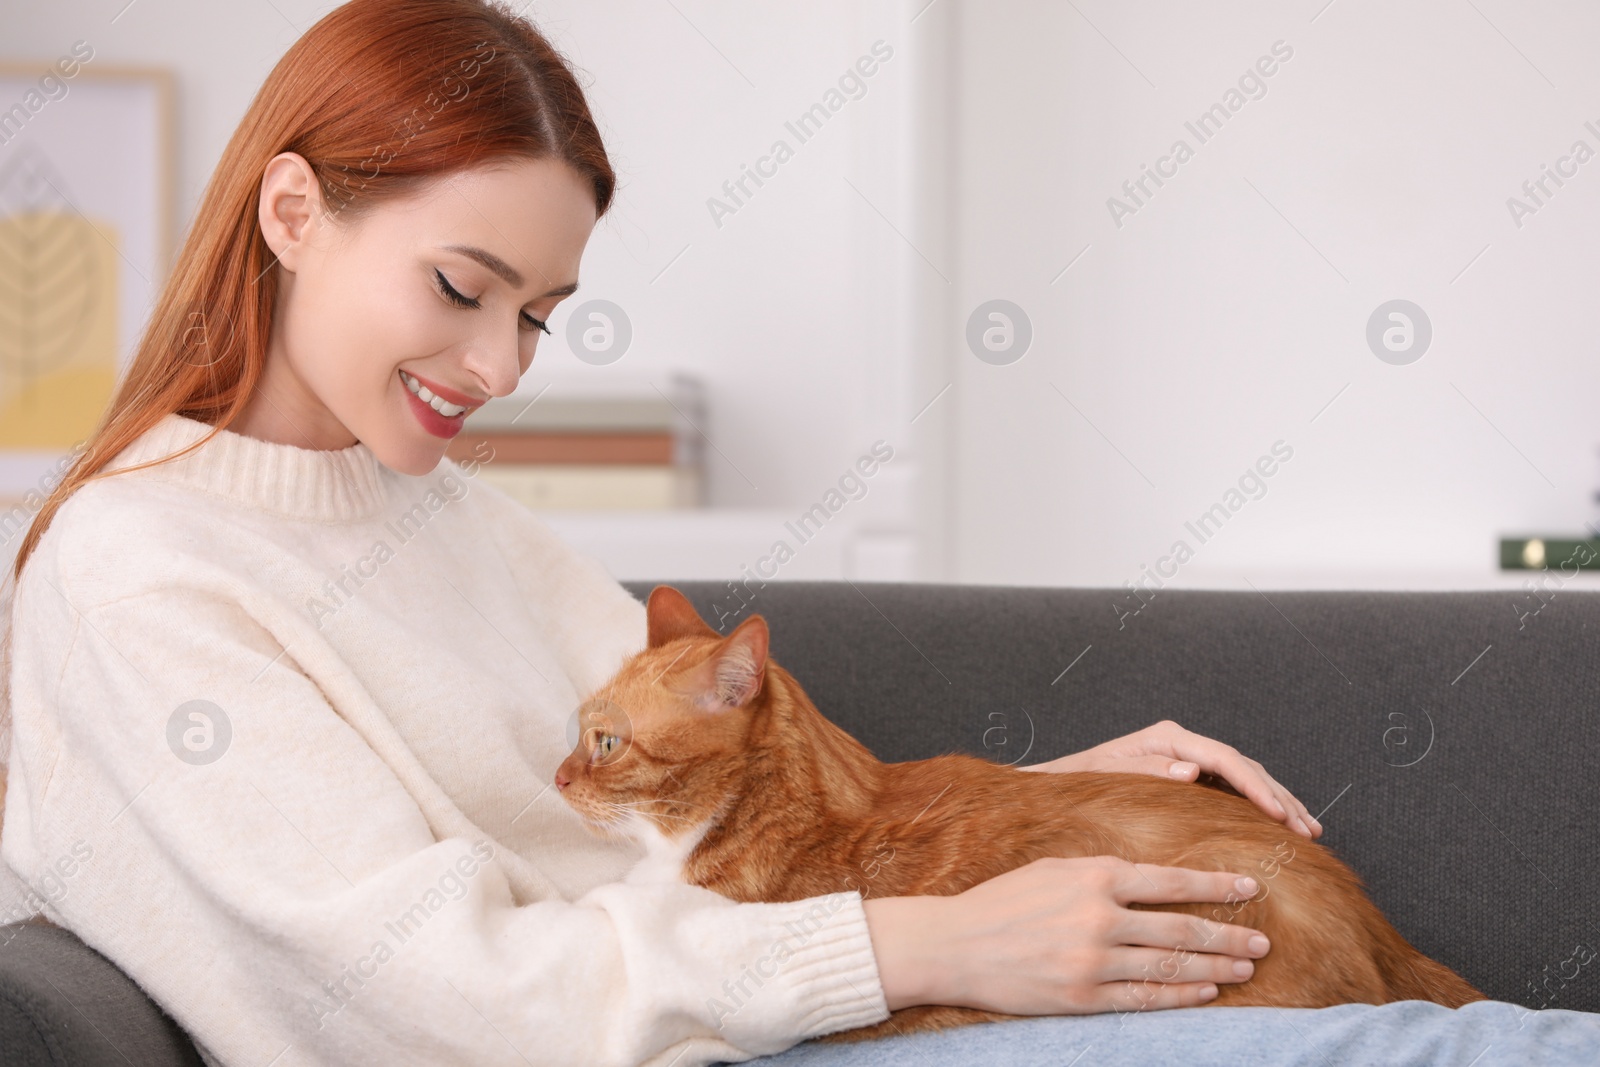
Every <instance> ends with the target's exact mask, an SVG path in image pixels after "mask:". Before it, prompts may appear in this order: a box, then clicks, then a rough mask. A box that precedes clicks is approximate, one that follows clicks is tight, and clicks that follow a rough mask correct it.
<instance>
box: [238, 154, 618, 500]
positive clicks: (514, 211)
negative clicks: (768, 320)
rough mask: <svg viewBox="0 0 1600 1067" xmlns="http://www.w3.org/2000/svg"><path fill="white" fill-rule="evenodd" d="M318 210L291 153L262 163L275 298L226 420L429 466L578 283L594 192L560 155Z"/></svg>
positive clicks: (305, 168) (307, 178) (526, 357)
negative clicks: (239, 397)
mask: <svg viewBox="0 0 1600 1067" xmlns="http://www.w3.org/2000/svg"><path fill="white" fill-rule="evenodd" d="M334 206H335V207H337V205H334ZM328 208H329V204H328V202H327V201H326V200H324V199H323V197H322V195H321V190H320V187H319V186H318V185H317V183H316V181H315V178H314V175H313V172H312V170H311V167H310V165H309V164H308V163H306V161H305V159H304V158H303V157H301V156H299V155H297V154H295V153H292V152H284V153H281V154H279V155H278V156H276V157H274V158H273V160H272V161H271V162H270V163H269V164H268V165H267V168H266V171H265V172H264V174H263V176H262V182H261V198H260V202H259V218H260V222H261V228H262V232H263V234H264V235H265V237H266V241H267V244H268V246H269V247H271V249H272V251H273V253H274V254H275V255H276V257H277V262H276V264H275V266H274V268H273V269H275V270H277V271H278V280H279V288H278V298H277V305H276V307H275V308H274V311H273V320H272V331H271V335H270V340H269V343H268V348H267V365H266V369H265V372H264V374H263V376H262V381H261V383H260V385H259V386H258V388H257V390H256V392H255V393H254V394H252V396H251V399H250V401H249V403H248V404H247V405H246V407H245V410H244V413H243V415H242V417H241V418H240V420H239V421H237V422H235V423H234V424H233V425H232V426H230V427H229V429H231V430H235V431H237V432H239V433H243V434H247V435H249V436H251V437H258V438H262V439H264V440H268V441H275V442H278V443H280V444H290V445H295V446H297V447H300V448H317V449H336V448H347V447H349V446H350V445H353V444H355V443H356V442H357V441H360V442H362V443H364V444H365V445H366V446H367V447H368V448H370V449H371V450H372V451H373V453H374V454H375V455H376V456H377V458H378V460H379V461H380V462H382V463H383V464H384V465H385V466H386V467H389V468H391V469H392V470H396V471H399V472H401V473H404V474H427V473H429V472H430V471H432V470H433V469H434V467H436V466H437V465H438V463H439V459H440V457H441V456H443V455H444V450H445V446H446V445H447V444H448V443H449V441H450V438H451V437H453V436H454V435H455V434H456V433H457V432H459V431H460V429H461V427H462V422H463V419H464V417H465V415H466V414H467V413H470V412H471V411H472V410H473V409H474V408H476V407H478V406H479V405H481V404H483V403H484V402H485V401H486V400H488V399H489V398H490V397H493V396H505V395H506V394H507V393H510V392H511V391H512V390H513V389H514V388H516V385H517V380H518V379H519V378H520V377H521V376H522V373H523V372H524V371H526V370H527V369H528V365H529V364H530V363H532V362H533V354H534V348H535V346H536V345H537V344H538V339H539V337H540V336H541V334H542V333H543V331H542V330H541V329H540V328H539V326H538V325H536V323H543V322H544V321H545V320H547V319H548V318H549V317H550V314H551V312H552V311H553V310H554V309H555V306H556V305H557V304H559V303H560V302H561V301H562V299H564V298H565V297H566V296H568V295H570V294H571V293H572V291H573V290H575V289H576V288H577V284H578V261H579V259H580V258H581V257H582V254H583V247H584V245H585V243H587V241H588V240H589V234H590V233H591V232H592V231H593V229H594V225H595V218H596V216H595V202H594V189H593V186H591V185H590V184H589V183H588V182H586V181H585V180H584V179H583V177H582V176H581V175H580V174H579V173H578V172H577V171H576V170H574V169H573V168H572V167H571V166H570V165H568V164H566V163H563V162H560V161H558V160H549V159H545V160H538V161H533V160H518V161H516V162H515V163H501V164H497V165H494V166H492V167H489V168H482V169H475V170H470V171H463V172H460V173H457V174H453V175H450V176H448V177H446V178H441V179H437V180H435V181H434V182H432V183H431V184H429V185H428V186H427V187H426V188H424V189H422V190H421V191H420V192H417V193H415V194H413V195H410V196H407V197H406V198H404V199H401V200H394V201H390V202H388V203H385V204H383V205H381V206H378V207H377V208H375V209H374V210H373V211H371V212H370V213H369V214H368V215H367V216H366V217H364V218H362V219H361V220H360V221H359V222H356V221H350V222H346V221H345V220H344V219H342V218H341V217H340V215H339V214H338V212H337V210H335V211H334V212H333V214H332V215H329V214H328ZM447 287H448V288H447ZM452 291H453V293H454V294H455V295H454V296H453V295H452ZM462 301H465V302H467V303H470V304H472V305H475V306H463V304H462ZM413 389H426V390H428V392H429V393H431V394H433V396H434V397H435V399H434V400H433V401H432V402H431V403H428V402H425V401H424V400H423V399H422V397H421V396H419V395H418V393H416V392H413Z"/></svg>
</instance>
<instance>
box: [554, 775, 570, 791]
mask: <svg viewBox="0 0 1600 1067" xmlns="http://www.w3.org/2000/svg"><path fill="white" fill-rule="evenodd" d="M571 784H572V780H571V779H570V778H568V777H567V776H566V775H564V774H562V773H561V772H560V771H557V772H556V788H557V789H565V788H566V787H567V786H569V785H571Z"/></svg>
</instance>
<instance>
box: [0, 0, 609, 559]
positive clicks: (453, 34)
mask: <svg viewBox="0 0 1600 1067" xmlns="http://www.w3.org/2000/svg"><path fill="white" fill-rule="evenodd" d="M280 152H296V153H298V154H300V155H301V156H304V157H305V159H306V162H308V163H310V164H311V167H312V169H313V170H314V171H315V172H316V175H317V180H318V182H319V184H320V186H321V189H322V194H323V198H324V200H325V201H326V203H327V204H328V207H329V211H330V212H332V213H333V214H335V215H336V216H337V217H338V218H339V219H341V220H343V221H346V222H356V221H359V220H360V218H361V217H362V216H364V215H365V214H367V213H368V212H369V211H371V210H372V209H373V208H374V207H377V206H378V205H380V204H382V203H384V202H385V201H387V200H391V199H394V198H395V197H398V196H402V195H404V194H406V193H408V192H412V191H414V190H415V189H416V188H417V187H418V186H420V185H422V184H424V183H425V182H427V181H430V180H433V179H436V178H439V177H442V176H445V175H448V174H450V173H453V172H456V171H460V170H465V169H467V168H470V167H476V166H480V165H484V164H487V163H489V162H491V161H504V160H507V159H511V158H518V157H520V158H529V159H549V158H555V159H560V160H562V161H564V162H566V163H568V164H570V165H571V166H572V167H573V168H574V169H575V170H577V172H578V173H579V174H581V175H583V177H584V178H585V179H587V180H588V181H589V182H590V183H592V184H593V186H594V197H595V205H596V208H597V209H598V214H600V215H604V214H605V212H606V209H607V208H608V207H609V206H610V204H611V197H612V193H613V191H614V189H615V186H616V175H615V174H614V173H613V172H612V169H611V164H610V162H609V161H608V160H607V158H606V152H605V146H604V145H603V144H602V143H601V139H600V132H599V130H598V129H597V128H596V127H595V123H594V119H593V117H592V116H591V115H590V113H589V107H588V104H587V103H586V102H585V100H584V96H583V90H582V89H581V88H580V87H579V86H578V82H577V79H576V78H575V77H574V75H573V72H572V70H571V69H570V68H569V67H568V65H567V63H566V60H565V59H564V58H563V57H562V56H561V54H560V53H558V52H557V51H556V50H555V48H554V47H553V46H552V45H551V44H550V42H549V41H548V40H547V39H546V38H545V37H544V35H543V34H541V33H540V32H539V31H538V30H537V29H535V28H534V27H533V26H532V25H531V24H530V23H528V22H526V21H524V20H522V19H519V18H517V17H516V16H515V15H513V14H512V12H511V9H510V7H509V6H508V5H507V4H505V3H501V2H496V0H349V2H348V3H345V4H343V5H342V6H340V7H337V8H335V9H334V10H333V11H331V12H329V13H328V14H327V15H325V16H324V17H323V18H322V19H320V20H319V21H318V22H317V24H316V25H314V26H312V27H311V29H309V30H307V31H306V33H305V34H304V36H302V37H301V38H300V39H299V40H297V41H295V43H294V44H293V45H292V46H290V48H289V50H288V51H287V52H286V53H284V56H283V58H282V59H280V60H278V63H277V65H276V66H274V67H273V68H272V73H270V74H268V75H267V80H266V82H265V83H263V84H262V86H261V89H260V91H259V92H257V93H256V97H255V99H254V100H253V101H251V103H250V108H249V110H247V111H246V112H245V115H244V118H243V119H242V120H240V122H239V127H238V129H237V130H235V131H234V134H233V137H232V138H231V139H230V140H229V141H228V146H227V147H226V148H225V149H223V152H222V158H221V160H220V161H218V163H217V169H216V171H215V173H213V174H212V176H211V182H210V184H208V185H207V186H206V191H205V196H204V198H203V199H202V200H201V203H200V210H199V211H198V212H196V214H195V218H194V224H193V227H192V228H191V229H190V231H189V234H188V237H187V238H186V239H185V241H184V243H183V247H182V249H181V250H180V252H179V254H178V260H177V263H176V265H175V267H174V269H173V272H172V274H171V276H170V277H169V278H168V279H167V283H166V285H165V286H164V287H163V288H162V291H161V297H160V299H159V300H157V302H156V306H155V310H154V312H153V313H152V314H151V317H150V321H149V324H148V325H147V326H146V328H145V332H144V335H143V336H142V337H141V339H140V341H139V346H138V349H137V351H136V352H135V353H134V357H133V363H132V365H131V366H130V367H129V369H128V372H127V374H126V376H125V377H124V378H123V379H122V382H121V384H120V386H119V387H118V389H117V393H116V395H115V397H114V398H113V399H112V401H111V405H110V407H109V408H108V409H107V410H106V413H105V414H104V415H103V416H102V417H101V420H100V423H99V425H98V426H97V427H96V428H95V430H94V432H93V433H92V434H90V436H89V439H88V441H87V442H86V447H85V450H84V452H83V454H82V455H81V456H80V457H79V459H78V460H77V461H76V462H75V463H74V464H73V465H72V466H71V467H70V468H69V469H68V472H67V473H66V475H65V476H64V477H63V479H62V481H61V484H60V485H58V486H57V487H56V488H55V490H54V491H53V492H51V494H50V495H49V497H48V498H47V499H46V500H45V502H44V504H43V506H42V507H41V508H40V509H39V513H38V514H37V515H35V516H34V519H33V522H32V523H31V524H30V526H29V527H28V532H27V534H26V536H25V537H24V538H23V540H22V545H21V548H20V549H19V550H18V552H17V558H16V562H15V564H14V565H13V567H12V572H11V577H12V578H13V579H20V577H21V575H22V568H23V565H24V564H25V563H26V562H27V560H28V557H29V555H30V554H31V553H32V552H33V549H34V548H35V546H37V544H38V542H39V538H40V537H41V536H42V535H43V534H44V531H45V530H46V529H47V528H48V527H49V525H50V521H51V519H52V518H53V517H54V516H55V513H56V510H57V509H58V508H60V506H61V504H62V503H63V502H64V501H65V500H66V498H67V497H68V496H70V495H71V494H72V492H73V491H74V490H75V489H77V488H78V486H80V485H82V484H83V483H84V482H86V481H89V480H90V479H91V478H95V477H106V476H108V475H110V474H115V473H117V472H116V471H103V470H102V469H103V468H104V467H105V465H106V464H107V463H108V462H109V461H110V460H111V459H113V458H115V457H116V455H117V454H118V453H119V452H121V451H122V449H124V448H125V447H127V446H128V445H130V444H132V443H133V441H134V440H135V439H136V438H138V437H139V436H141V435H142V434H143V433H144V432H145V431H146V430H148V429H150V428H151V427H152V426H154V425H155V424H156V423H157V422H159V421H161V419H163V418H165V417H166V416H167V415H168V414H169V413H172V412H176V413H178V414H180V415H185V416H187V417H189V418H192V419H198V420H199V421H201V422H205V423H209V424H211V425H213V426H215V427H216V429H215V430H213V431H212V432H211V433H210V434H207V435H206V437H205V438H203V439H202V440H201V441H198V442H196V443H195V444H194V445H192V446H190V448H189V449H185V450H184V452H183V453H178V454H177V455H182V454H184V453H186V452H188V451H191V450H192V449H194V448H198V447H200V445H201V444H203V443H204V442H205V441H207V440H210V438H211V437H213V436H215V434H216V432H217V431H219V430H222V429H224V428H226V427H227V426H228V425H229V424H230V423H232V422H233V420H234V419H235V418H237V417H238V415H239V413H240V412H241V411H242V410H243V408H244V406H245V403H246V402H247V401H248V400H249V399H250V396H251V393H252V392H253V391H254V389H255V386H256V383H257V382H258V381H259V380H260V378H261V374H262V371H263V369H264V365H265V362H266V356H267V338H268V329H269V327H270V325H271V323H272V308H273V302H274V298H275V296H276V292H277V276H276V273H275V272H273V271H272V270H271V269H270V268H271V267H272V266H273V263H274V260H273V255H272V250H271V249H270V248H268V247H267V243H266V241H265V239H264V238H263V236H262V233H261V227H260V225H259V223H258V221H257V217H256V212H257V198H258V196H259V194H260V188H261V176H262V172H263V171H264V170H265V169H266V165H267V161H268V160H270V159H271V158H272V157H273V156H275V155H277V154H278V153H280ZM177 455H174V456H167V457H164V458H163V459H160V460H155V461H153V462H152V463H147V464H140V467H145V466H153V465H154V464H155V463H161V462H165V461H166V460H169V459H175V458H177ZM125 469H129V470H135V469H139V468H138V467H130V468H125Z"/></svg>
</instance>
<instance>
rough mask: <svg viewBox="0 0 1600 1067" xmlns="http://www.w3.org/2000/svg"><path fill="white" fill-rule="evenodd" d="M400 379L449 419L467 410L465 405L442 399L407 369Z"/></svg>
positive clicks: (401, 373)
mask: <svg viewBox="0 0 1600 1067" xmlns="http://www.w3.org/2000/svg"><path fill="white" fill-rule="evenodd" d="M400 380H401V381H402V382H405V383H406V388H407V389H409V390H411V391H412V392H413V393H415V394H416V395H417V397H418V398H420V399H421V400H422V402H423V403H425V404H427V405H428V406H429V407H431V408H433V410H435V411H437V412H438V413H439V414H441V415H443V416H444V417H445V418H447V419H453V418H455V417H456V416H457V415H459V414H461V413H462V412H463V411H465V410H467V409H466V407H465V405H462V404H452V403H450V402H449V401H446V400H441V399H439V398H438V397H437V396H434V395H433V393H432V392H431V391H430V390H429V389H428V387H427V386H425V385H423V384H422V383H421V382H419V381H417V380H416V379H415V378H413V377H412V376H411V375H409V374H407V373H406V372H405V371H401V372H400Z"/></svg>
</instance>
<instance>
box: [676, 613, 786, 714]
mask: <svg viewBox="0 0 1600 1067" xmlns="http://www.w3.org/2000/svg"><path fill="white" fill-rule="evenodd" d="M767 640H768V633H767V620H766V619H763V618H762V617H761V616H760V615H752V616H750V618H748V619H746V620H744V622H741V623H740V624H739V625H738V626H736V627H734V630H733V633H731V634H729V635H728V636H727V637H725V638H723V641H722V647H720V648H718V649H717V651H716V652H714V653H712V654H711V656H710V657H709V658H708V659H707V660H706V661H705V662H704V663H702V664H701V665H700V666H699V667H697V668H696V669H695V670H694V672H693V674H692V675H691V685H692V686H693V689H694V694H693V697H692V699H693V700H694V702H695V703H696V704H698V705H699V706H700V707H701V708H703V709H704V710H706V711H711V712H718V711H730V710H732V709H734V708H742V707H745V706H746V705H747V704H749V703H750V701H752V700H754V699H755V696H756V694H757V693H759V692H760V691H761V683H762V682H763V681H765V680H766V676H767Z"/></svg>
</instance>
